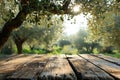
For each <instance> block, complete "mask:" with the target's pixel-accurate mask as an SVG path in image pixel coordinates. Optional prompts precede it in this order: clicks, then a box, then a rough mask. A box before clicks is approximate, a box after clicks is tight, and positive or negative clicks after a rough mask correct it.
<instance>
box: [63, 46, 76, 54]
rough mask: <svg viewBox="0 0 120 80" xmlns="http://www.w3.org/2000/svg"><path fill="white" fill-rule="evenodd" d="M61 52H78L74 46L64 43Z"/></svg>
mask: <svg viewBox="0 0 120 80" xmlns="http://www.w3.org/2000/svg"><path fill="white" fill-rule="evenodd" d="M61 53H63V54H69V55H72V54H78V50H77V49H76V48H73V47H72V46H70V45H66V46H64V47H63V49H62V51H61Z"/></svg>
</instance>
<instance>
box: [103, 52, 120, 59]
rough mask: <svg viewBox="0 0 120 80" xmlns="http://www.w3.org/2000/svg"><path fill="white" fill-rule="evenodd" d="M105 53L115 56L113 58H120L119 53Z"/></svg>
mask: <svg viewBox="0 0 120 80" xmlns="http://www.w3.org/2000/svg"><path fill="white" fill-rule="evenodd" d="M105 55H108V56H111V57H115V58H119V59H120V53H115V54H108V53H106V54H105Z"/></svg>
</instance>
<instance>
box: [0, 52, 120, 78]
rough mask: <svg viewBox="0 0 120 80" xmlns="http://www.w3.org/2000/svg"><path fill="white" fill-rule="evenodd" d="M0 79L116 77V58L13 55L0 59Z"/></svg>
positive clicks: (118, 63) (118, 73) (118, 67)
mask: <svg viewBox="0 0 120 80" xmlns="http://www.w3.org/2000/svg"><path fill="white" fill-rule="evenodd" d="M0 80H120V59H116V58H113V57H109V56H105V55H90V54H79V55H36V54H34V55H14V56H10V57H7V58H4V59H3V58H2V59H0Z"/></svg>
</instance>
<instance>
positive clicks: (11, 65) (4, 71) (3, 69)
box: [0, 55, 33, 80]
mask: <svg viewBox="0 0 120 80" xmlns="http://www.w3.org/2000/svg"><path fill="white" fill-rule="evenodd" d="M32 57H33V55H29V56H19V57H18V56H17V57H15V58H12V59H10V60H7V61H6V60H5V61H3V62H2V63H1V64H0V80H3V79H4V78H5V77H6V76H7V75H9V74H11V73H12V72H14V71H15V70H16V69H18V68H20V67H21V66H22V65H23V64H24V63H26V62H27V61H30V60H31V59H32Z"/></svg>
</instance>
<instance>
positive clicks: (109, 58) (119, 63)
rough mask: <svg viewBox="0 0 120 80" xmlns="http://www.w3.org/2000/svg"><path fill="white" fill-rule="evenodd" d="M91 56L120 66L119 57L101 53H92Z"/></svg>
mask: <svg viewBox="0 0 120 80" xmlns="http://www.w3.org/2000/svg"><path fill="white" fill-rule="evenodd" d="M93 56H96V57H99V58H101V59H104V60H106V61H109V62H112V63H114V64H117V65H119V66H120V59H117V58H113V57H111V56H106V55H103V54H100V55H93Z"/></svg>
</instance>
